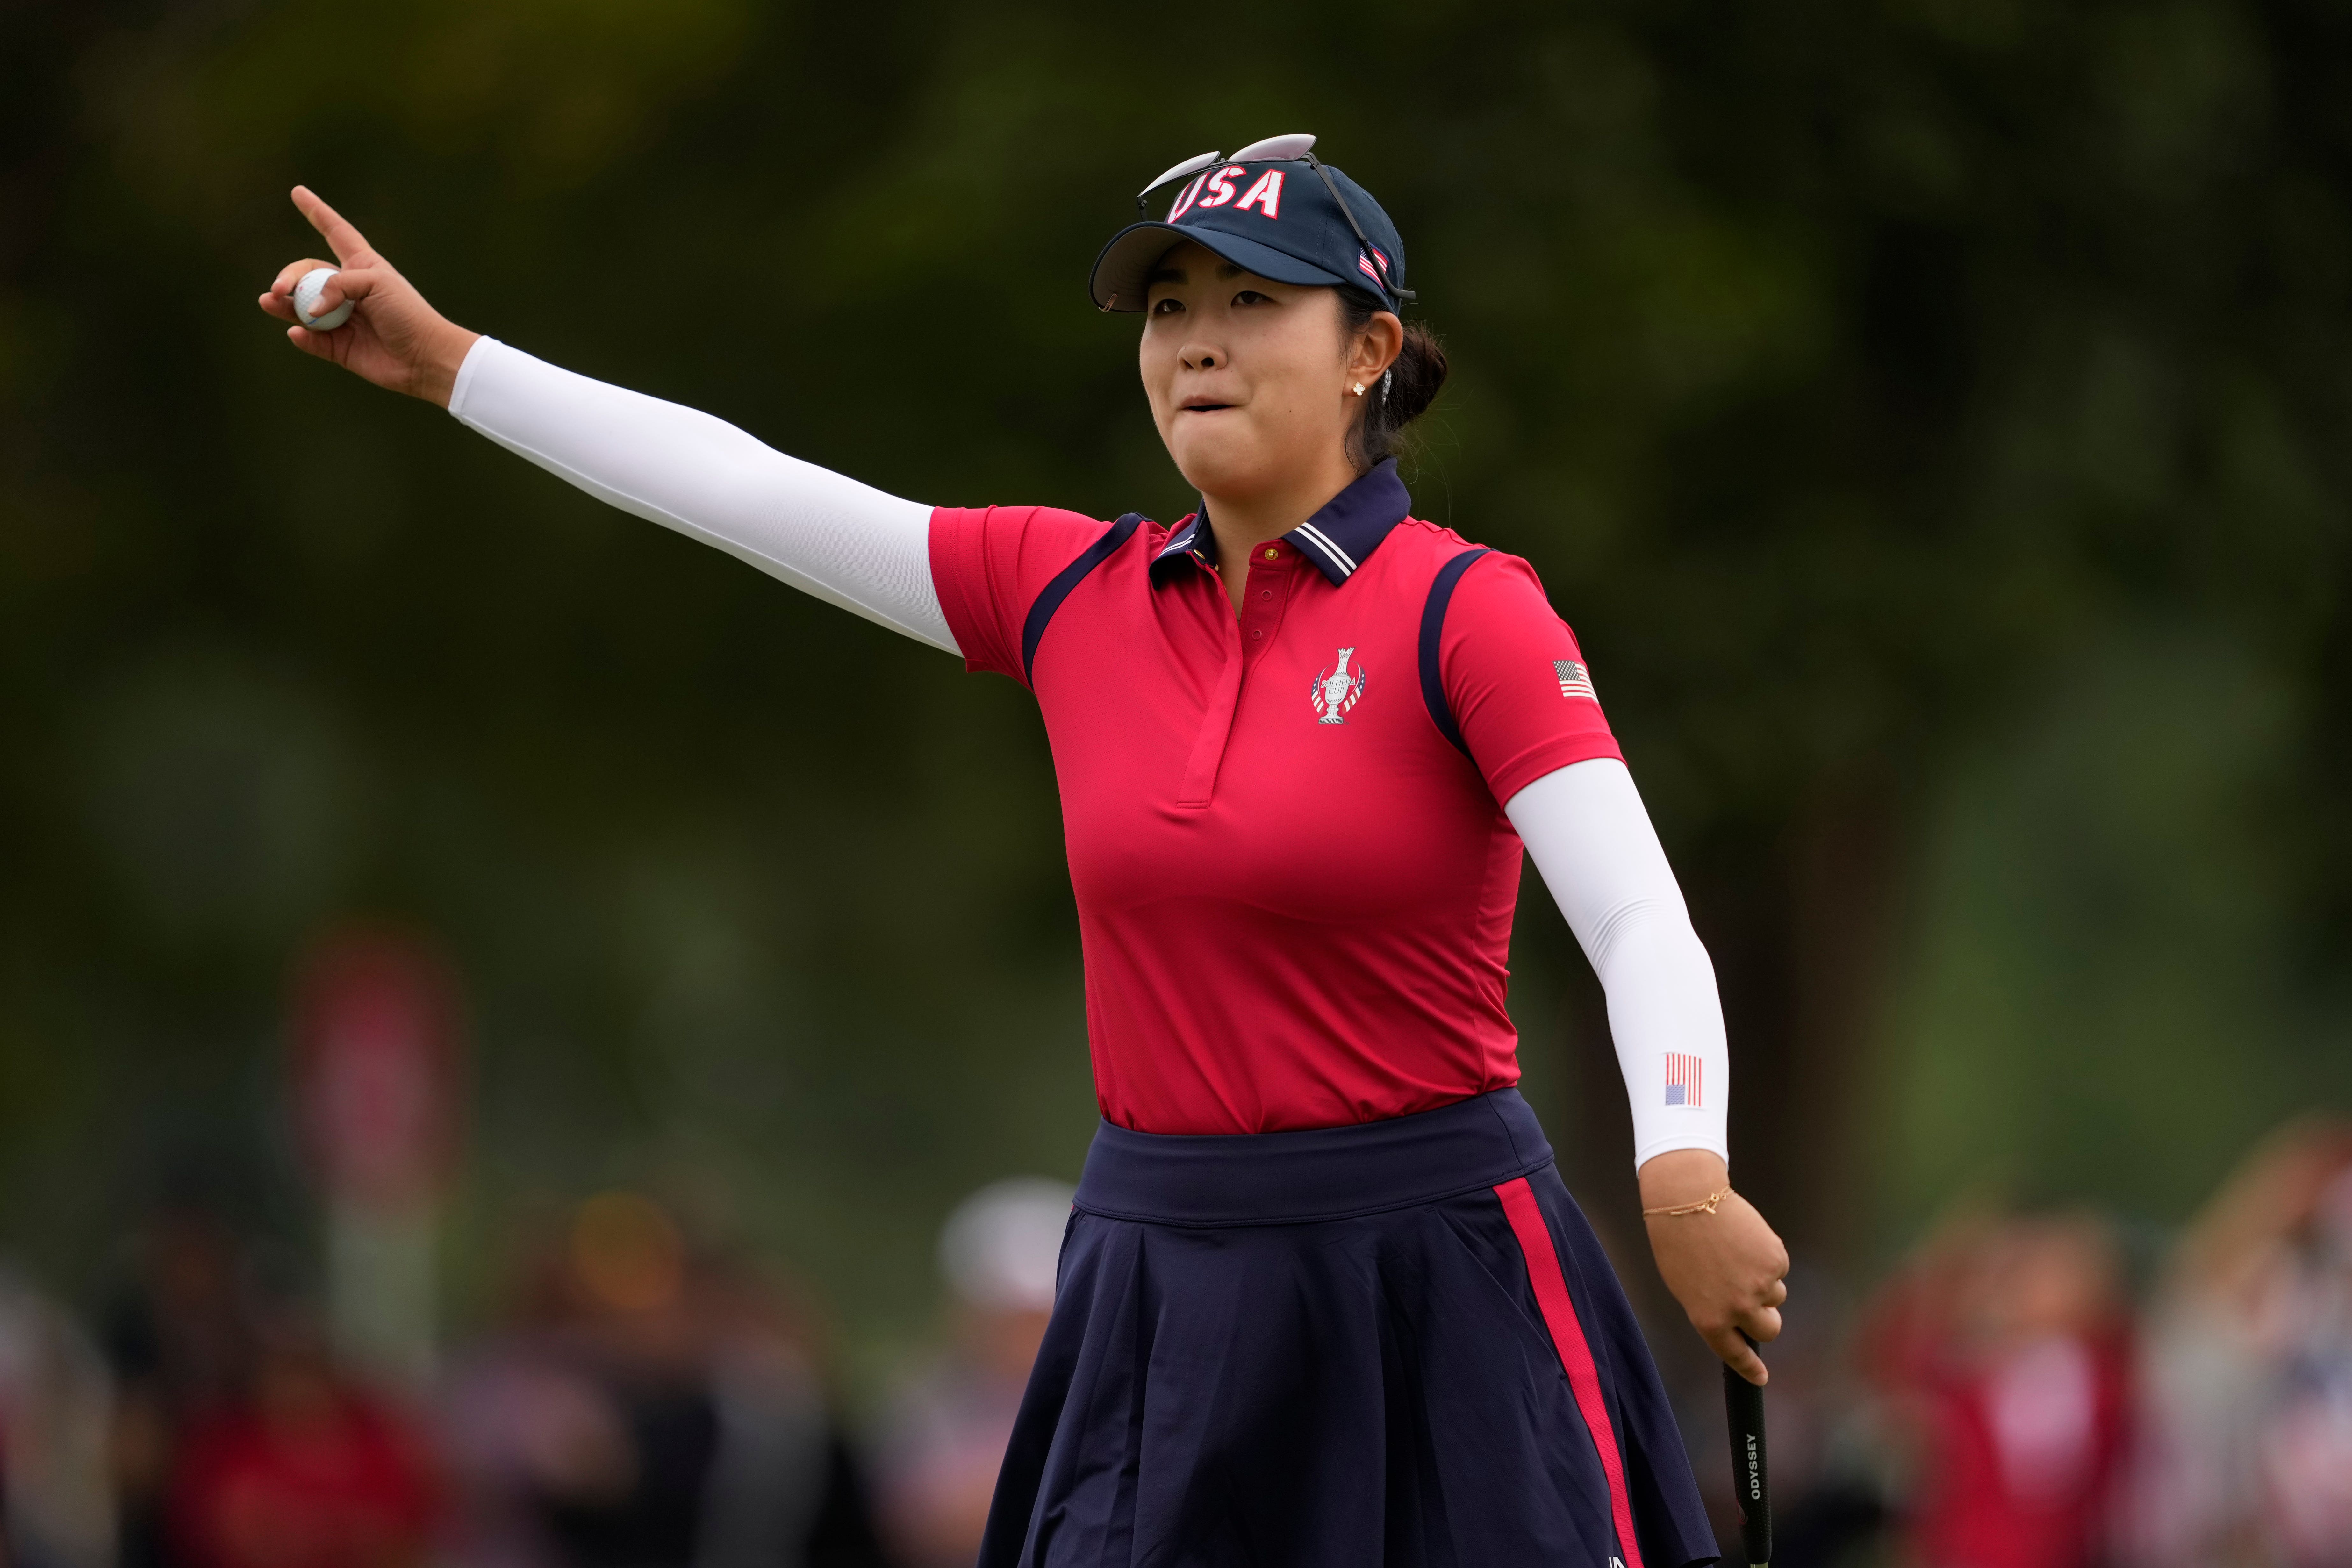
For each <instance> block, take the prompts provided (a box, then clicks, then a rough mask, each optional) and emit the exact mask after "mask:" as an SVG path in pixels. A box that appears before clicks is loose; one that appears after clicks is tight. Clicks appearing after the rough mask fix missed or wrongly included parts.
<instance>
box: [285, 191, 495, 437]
mask: <svg viewBox="0 0 2352 1568" xmlns="http://www.w3.org/2000/svg"><path fill="white" fill-rule="evenodd" d="M294 205H296V206H297V207H299V208H300V209H301V212H302V216H304V217H306V218H309V219H310V226H311V227H312V228H315V229H317V230H318V231H319V234H320V237H322V238H323V239H325V240H326V242H327V248H329V249H330V250H332V251H333V252H334V253H335V259H334V260H333V261H331V262H328V261H320V260H318V259H316V258H304V259H302V260H300V261H289V262H288V263H287V264H286V266H285V268H283V269H281V270H280V271H279V272H278V280H277V281H276V282H275V283H272V284H271V285H270V286H269V292H268V293H267V294H264V295H263V296H262V297H261V308H262V309H263V310H266V311H268V313H269V314H270V315H273V316H275V317H277V318H278V320H279V321H291V322H293V323H294V324H293V325H291V326H289V327H288V328H287V329H286V336H287V338H288V339H289V341H290V342H292V343H293V344H294V346H295V347H296V348H298V349H300V350H301V351H302V352H303V353H306V354H313V355H316V356H317V357H318V358H320V359H328V360H332V361H334V362H335V363H337V364H339V365H341V366H342V367H343V368H344V369H345V370H348V371H351V372H352V373H353V374H357V375H361V376H364V377H365V378H367V379H368V380H370V381H372V382H373V383H375V384H377V385H378V386H383V387H389V388H390V389H392V390H393V391H394V392H404V393H406V394H408V395H410V396H411V397H421V398H424V399H425V401H426V402H428V403H437V404H439V405H441V406H442V407H444V408H446V407H447V406H449V394H450V392H451V391H452V390H453V389H454V388H455V387H456V386H457V367H458V366H459V365H461V364H463V363H465V361H466V351H467V350H468V349H470V348H472V347H473V346H474V342H475V340H476V339H477V338H478V337H480V336H481V334H480V333H479V332H469V331H467V330H466V329H465V328H463V327H461V326H458V325H457V323H456V322H454V321H450V320H448V319H447V318H446V317H445V316H443V315H442V314H441V312H440V311H438V310H435V309H434V308H433V307H432V306H430V305H428V304H426V303H425V296H424V295H422V294H419V293H418V292H417V291H416V286H415V284H413V283H411V282H410V281H409V280H408V279H405V278H403V277H402V276H401V275H400V274H399V272H398V271H397V270H395V269H394V267H393V265H392V263H391V262H389V261H386V260H385V259H384V258H383V257H381V256H378V255H377V254H376V253H375V248H374V247H373V246H371V245H369V244H368V242H367V239H366V237H365V236H363V235H362V234H361V233H360V231H359V230H358V229H355V228H353V227H352V226H351V225H350V224H349V223H347V222H345V221H344V220H343V217H342V215H341V214H340V213H338V212H336V211H335V209H334V208H332V207H331V206H329V205H327V204H326V203H324V202H322V201H320V199H319V198H318V197H317V196H315V195H312V194H311V193H310V189H309V188H308V187H307V186H303V185H297V186H295V187H294ZM320 267H332V268H335V269H336V271H335V276H334V277H333V278H331V279H329V280H328V282H327V287H326V289H325V291H324V292H323V293H322V294H321V295H320V300H319V305H318V309H317V310H313V311H312V312H311V314H313V315H318V316H323V315H325V314H326V313H327V312H328V311H330V310H333V309H335V307H337V306H338V305H341V303H342V302H343V301H344V300H352V301H354V304H353V308H352V319H351V320H350V321H346V322H344V323H343V324H342V325H341V327H339V328H337V329H336V330H335V331H331V332H314V331H311V330H310V328H308V327H306V326H303V325H302V324H301V318H299V316H297V315H295V313H294V301H293V300H292V298H291V296H292V295H293V292H294V285H295V283H296V282H297V281H298V280H299V279H300V278H301V276H302V275H303V274H304V273H306V272H309V271H310V270H311V269H312V268H320Z"/></svg>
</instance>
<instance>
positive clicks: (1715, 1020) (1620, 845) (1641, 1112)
mask: <svg viewBox="0 0 2352 1568" xmlns="http://www.w3.org/2000/svg"><path fill="white" fill-rule="evenodd" d="M1504 809H1505V811H1506V812H1507V814H1508V816H1510V819H1511V826H1514V827H1516V828H1517V829H1518V834H1519V837H1520V838H1521V839H1522V840H1523V841H1524V842H1525V843H1526V845H1527V847H1528V854H1529V855H1530V856H1532V857H1533V858H1534V859H1535V863H1536V868H1537V869H1538V871H1540V872H1542V874H1543V879H1544V885H1545V886H1546V887H1547V888H1549V889H1550V890H1551V895H1552V897H1553V899H1554V900H1557V901H1558V902H1559V908H1560V912H1561V913H1562V914H1564V915H1566V916H1567V917H1568V923H1569V928H1570V930H1571V931H1574V932H1575V933H1576V940H1577V942H1579V943H1580V945H1581V946H1582V947H1583V949H1584V952H1585V956H1586V957H1587V958H1589V959H1590V960H1591V963H1592V968H1593V971H1594V973H1597V974H1599V975H1600V977H1601V986H1602V988H1603V989H1605V990H1606V991H1607V992H1608V994H1609V1032H1610V1034H1611V1035H1612V1037H1614V1038H1615V1040H1616V1045H1617V1063H1618V1067H1619V1068H1620V1070H1622V1073H1623V1074H1624V1078H1625V1092H1626V1096H1627V1098H1628V1099H1629V1100H1630V1101H1631V1102H1632V1105H1633V1143H1634V1153H1633V1163H1634V1164H1635V1165H1636V1166H1639V1165H1642V1164H1643V1163H1647V1162H1649V1161H1651V1160H1653V1159H1655V1158H1656V1157H1657V1156H1659V1155H1661V1154H1664V1153H1668V1152H1673V1151H1676V1150H1705V1151H1707V1152H1711V1153H1713V1154H1714V1155H1716V1156H1717V1158H1718V1159H1722V1160H1726V1161H1727V1160H1728V1158H1729V1155H1728V1150H1727V1141H1726V1139H1725V1135H1724V1110H1725V1108H1726V1107H1727V1105H1728V1104H1729V1102H1730V1098H1731V1093H1730V1091H1731V1057H1730V1051H1729V1048H1728V1047H1727V1044H1726V1042H1725V1037H1724V1028H1723V1005H1722V1003H1721V1002H1720V1001H1719V1000H1718V999H1717V995H1716V989H1715V965H1714V964H1713V963H1711V962H1709V960H1708V958H1707V955H1706V947H1705V946H1703V945H1702V944H1701V943H1700V942H1699V940H1698V933H1697V932H1696V931H1693V930H1692V929H1691V923H1690V913H1689V910H1688V909H1687V908H1686V907H1685V905H1684V903H1683V895H1682V889H1681V888H1680V887H1679V886H1678V885H1677V884H1676V883H1675V874H1674V870H1673V868H1671V867H1670V866H1668V865H1667V864H1666V856H1665V851H1664V848H1662V847H1660V846H1659V843H1658V836H1657V832H1656V830H1655V829H1654V828H1653V827H1652V826H1651V825H1650V816H1649V813H1648V811H1647V810H1645V809H1644V808H1643V805H1642V797H1641V795H1640V793H1639V792H1638V791H1636V790H1635V789H1634V787H1633V775H1632V774H1631V773H1627V772H1626V771H1625V764H1624V763H1620V762H1618V761H1616V760H1615V759H1614V758H1596V759H1594V760H1593V761H1591V762H1584V763H1576V764H1574V765H1573V766H1570V767H1565V768H1561V769H1559V771H1557V772H1555V773H1547V774H1545V775H1544V776H1543V777H1542V778H1539V779H1538V780H1536V782H1535V783H1533V784H1529V785H1528V786H1527V788H1525V789H1523V790H1521V791H1520V792H1519V793H1518V794H1517V795H1513V796H1512V797H1511V799H1510V802H1509V804H1508V805H1507V806H1506V807H1505V808H1504Z"/></svg>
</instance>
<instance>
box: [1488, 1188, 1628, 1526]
mask: <svg viewBox="0 0 2352 1568" xmlns="http://www.w3.org/2000/svg"><path fill="white" fill-rule="evenodd" d="M1495 1195H1496V1197H1498V1198H1500V1199H1502V1200H1503V1213H1504V1214H1505V1215H1507V1216H1508V1217H1509V1219H1510V1222H1511V1234H1512V1235H1514V1236H1516V1237H1518V1238H1519V1250H1520V1251H1521V1252H1523V1253H1525V1254H1527V1258H1528V1280H1529V1281H1530V1282H1531V1283H1532V1284H1533V1285H1534V1286H1535V1288H1536V1305H1537V1306H1538V1307H1539V1308H1541V1309H1542V1310H1543V1320H1544V1327H1545V1328H1547V1329H1549V1330H1550V1331H1551V1345H1552V1349H1553V1350H1555V1351H1557V1352H1559V1364H1560V1365H1561V1367H1563V1368H1564V1369H1565V1370H1566V1371H1567V1373H1568V1386H1569V1388H1570V1390H1571V1391H1572V1392H1573V1393H1574V1394H1575V1395H1576V1408H1577V1409H1578V1411H1579V1412H1580V1413H1581V1414H1582V1415H1583V1416H1584V1425H1585V1427H1586V1429H1587V1430H1588V1431H1590V1432H1591V1434H1592V1446H1593V1447H1595V1448H1598V1449H1599V1450H1600V1451H1601V1473H1602V1474H1603V1475H1605V1476H1607V1477H1608V1478H1609V1511H1610V1514H1611V1515H1612V1517H1613V1518H1614V1519H1615V1520H1616V1521H1617V1546H1618V1550H1620V1551H1621V1552H1624V1554H1625V1568H1642V1548H1641V1546H1640V1544H1639V1543H1638V1542H1635V1541H1634V1539H1633V1499H1632V1497H1631V1496H1630V1495H1628V1493H1627V1492H1626V1490H1625V1465H1624V1461H1623V1460H1622V1458H1619V1457H1618V1453H1617V1429H1616V1427H1615V1426H1612V1425H1611V1424H1610V1420H1609V1405H1608V1404H1607V1402H1606V1401H1604V1400H1603V1399H1602V1398H1601V1369H1600V1368H1599V1367H1598V1366H1596V1365H1594V1364H1593V1361H1592V1347H1591V1345H1590V1344H1587V1343H1586V1342H1585V1339H1584V1325H1583V1324H1582V1323H1580V1322H1579V1321H1577V1317H1576V1303H1575V1302H1574V1301H1572V1300H1570V1299H1569V1294H1568V1277H1567V1276H1566V1275H1564V1274H1562V1273H1561V1272H1560V1268H1559V1253H1558V1252H1557V1251H1555V1250H1553V1248H1552V1245H1551V1227H1550V1226H1548V1225H1546V1224H1544V1216H1543V1209H1542V1207H1541V1206H1540V1205H1538V1204H1537V1202H1536V1194H1535V1193H1534V1192H1533V1191H1532V1190H1531V1189H1530V1188H1529V1187H1528V1179H1527V1178H1526V1177H1525V1176H1521V1177H1520V1178H1519V1179H1518V1180H1517V1181H1515V1182H1505V1183H1504V1184H1502V1185H1501V1186H1499V1187H1496V1189H1495Z"/></svg>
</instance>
